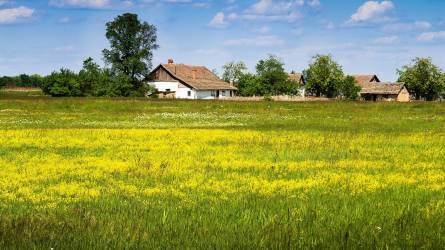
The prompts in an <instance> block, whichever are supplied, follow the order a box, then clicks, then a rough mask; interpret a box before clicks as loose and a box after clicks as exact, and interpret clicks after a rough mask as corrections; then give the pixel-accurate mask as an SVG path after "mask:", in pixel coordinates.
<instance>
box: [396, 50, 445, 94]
mask: <svg viewBox="0 0 445 250" xmlns="http://www.w3.org/2000/svg"><path fill="white" fill-rule="evenodd" d="M397 73H398V74H399V82H403V83H405V84H406V87H407V89H408V90H409V91H410V93H411V94H413V95H414V97H415V98H416V100H420V99H422V98H425V99H426V100H428V101H432V100H435V99H437V98H438V97H439V96H440V95H441V93H442V92H443V91H444V89H445V80H444V77H443V72H442V70H441V69H440V68H439V67H437V66H436V65H434V64H433V62H432V60H431V58H415V59H414V60H412V64H410V65H405V66H403V67H402V69H400V70H397Z"/></svg>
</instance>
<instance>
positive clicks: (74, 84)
mask: <svg viewBox="0 0 445 250" xmlns="http://www.w3.org/2000/svg"><path fill="white" fill-rule="evenodd" d="M41 88H42V90H43V92H44V93H45V94H48V95H51V96H84V95H85V85H83V84H82V82H81V81H80V79H79V76H78V75H77V74H76V73H74V72H73V71H71V70H69V69H64V68H62V69H60V71H54V72H53V73H51V74H50V75H49V76H47V77H46V78H45V80H44V82H43V84H42V86H41Z"/></svg>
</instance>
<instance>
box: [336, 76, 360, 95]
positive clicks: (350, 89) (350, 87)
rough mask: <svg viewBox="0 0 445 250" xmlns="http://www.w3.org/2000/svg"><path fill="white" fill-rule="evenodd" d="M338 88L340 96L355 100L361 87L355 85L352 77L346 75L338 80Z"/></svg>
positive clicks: (355, 82)
mask: <svg viewBox="0 0 445 250" xmlns="http://www.w3.org/2000/svg"><path fill="white" fill-rule="evenodd" d="M338 90H339V94H340V96H341V97H343V98H345V99H348V100H356V99H357V97H358V93H359V92H360V90H361V87H360V86H358V85H357V81H356V80H355V78H354V77H352V76H346V77H345V78H344V79H343V81H341V82H340V86H339V88H338Z"/></svg>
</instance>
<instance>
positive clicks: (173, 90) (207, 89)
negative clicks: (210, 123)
mask: <svg viewBox="0 0 445 250" xmlns="http://www.w3.org/2000/svg"><path fill="white" fill-rule="evenodd" d="M147 82H148V84H150V85H152V86H154V87H155V88H156V90H157V92H158V95H159V97H160V98H179V99H222V98H228V97H232V96H234V95H235V91H237V88H235V87H234V86H233V85H231V84H230V83H227V82H224V81H222V80H221V79H219V78H218V76H216V75H215V74H214V73H213V72H212V71H210V70H209V69H207V68H206V67H204V66H192V65H186V64H175V63H174V62H173V60H172V59H169V60H168V63H167V64H160V65H159V66H158V67H156V68H155V69H154V70H153V71H152V72H151V73H150V74H149V75H148V77H147Z"/></svg>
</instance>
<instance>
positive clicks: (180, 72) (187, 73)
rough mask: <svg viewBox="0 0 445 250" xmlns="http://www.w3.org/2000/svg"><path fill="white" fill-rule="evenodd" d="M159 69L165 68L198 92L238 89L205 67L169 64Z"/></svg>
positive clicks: (162, 65)
mask: <svg viewBox="0 0 445 250" xmlns="http://www.w3.org/2000/svg"><path fill="white" fill-rule="evenodd" d="M158 67H163V68H164V69H165V70H167V71H168V72H169V73H170V74H171V75H172V77H173V78H176V79H177V80H179V81H181V82H183V83H185V84H187V85H190V86H191V87H192V88H194V89H197V90H214V89H216V90H217V89H225V90H237V88H236V87H234V86H232V85H231V84H230V83H227V82H224V81H222V80H221V79H219V78H218V76H216V75H215V74H214V73H213V72H212V71H210V70H209V69H207V68H206V67H204V66H193V65H186V64H175V63H168V64H161V65H159V66H158ZM156 69H157V68H156ZM156 69H155V70H156Z"/></svg>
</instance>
